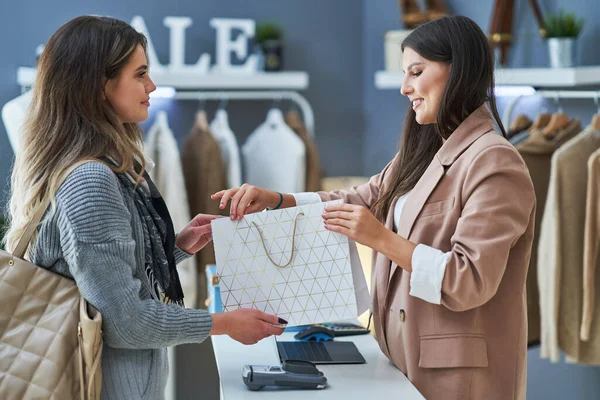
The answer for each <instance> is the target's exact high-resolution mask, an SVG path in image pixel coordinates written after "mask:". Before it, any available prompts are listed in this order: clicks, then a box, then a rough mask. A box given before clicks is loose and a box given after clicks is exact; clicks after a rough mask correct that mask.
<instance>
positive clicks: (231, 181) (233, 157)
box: [210, 109, 242, 188]
mask: <svg viewBox="0 0 600 400" xmlns="http://www.w3.org/2000/svg"><path fill="white" fill-rule="evenodd" d="M210 132H211V133H212V135H213V137H214V138H215V140H216V141H217V143H218V144H219V147H220V149H221V156H222V157H223V164H224V165H225V168H226V170H227V187H228V188H233V187H240V186H242V163H241V160H240V149H239V147H238V142H237V139H236V138H235V134H234V133H233V132H232V131H231V128H230V127H229V118H228V116H227V111H225V110H224V109H219V110H217V112H216V114H215V118H214V119H213V121H212V122H211V124H210Z"/></svg>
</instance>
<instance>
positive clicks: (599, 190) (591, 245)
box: [581, 150, 600, 353]
mask: <svg viewBox="0 0 600 400" xmlns="http://www.w3.org/2000/svg"><path fill="white" fill-rule="evenodd" d="M587 167H588V179H587V194H586V206H585V208H586V211H585V234H584V239H583V317H582V319H581V339H582V340H586V341H587V340H590V338H592V340H600V330H599V329H600V315H595V314H596V313H598V314H600V308H597V307H595V304H596V300H595V297H596V286H598V285H600V280H599V279H598V278H597V271H598V270H599V268H598V263H599V262H600V257H599V255H600V254H599V253H598V251H599V250H600V150H596V151H595V152H594V153H593V154H592V155H591V156H590V158H589V159H588V163H587ZM592 325H594V335H593V336H592V335H591V331H592ZM595 350H596V352H597V353H600V346H598V347H597V348H596V349H595Z"/></svg>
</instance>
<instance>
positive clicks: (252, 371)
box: [242, 360, 327, 390]
mask: <svg viewBox="0 0 600 400" xmlns="http://www.w3.org/2000/svg"><path fill="white" fill-rule="evenodd" d="M242 378H243V380H244V383H245V384H246V386H248V389H250V390H260V389H262V388H263V387H265V386H282V387H295V388H300V389H324V388H325V386H327V378H325V376H324V375H323V373H322V372H321V371H319V370H318V369H317V367H316V366H315V364H313V363H311V362H309V361H297V360H286V361H284V362H283V363H282V364H281V366H268V365H245V366H244V368H243V369H242Z"/></svg>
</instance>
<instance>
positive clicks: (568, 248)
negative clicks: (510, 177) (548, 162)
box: [538, 127, 600, 364]
mask: <svg viewBox="0 0 600 400" xmlns="http://www.w3.org/2000/svg"><path fill="white" fill-rule="evenodd" d="M598 148H600V136H599V135H598V134H597V133H596V131H595V130H594V129H593V128H591V127H588V128H586V129H585V130H584V131H583V132H581V133H580V134H578V135H577V136H575V137H574V138H573V139H571V140H569V141H568V142H567V143H565V144H564V145H563V146H562V147H561V148H560V149H558V150H557V151H556V152H555V153H554V155H553V156H552V167H551V172H550V185H549V187H548V197H547V199H546V204H545V209H544V217H543V219H542V229H541V232H540V238H539V247H538V284H539V287H540V310H541V312H542V313H541V316H542V340H541V349H540V354H541V356H542V357H544V358H546V357H549V358H550V359H551V360H552V361H555V362H556V361H559V359H560V353H559V351H558V350H559V348H560V349H561V350H562V351H563V352H565V354H566V355H567V356H569V357H570V359H571V360H574V361H578V362H582V363H589V364H598V363H600V351H599V350H600V336H596V338H594V340H591V341H589V342H582V341H581V340H580V329H581V322H582V314H583V306H582V303H583V301H582V297H583V296H582V290H583V245H584V244H583V238H584V230H585V218H586V216H585V210H586V209H585V207H586V191H587V171H588V169H587V160H588V158H589V157H590V156H591V154H592V153H593V152H594V151H595V150H597V149H598ZM595 331H596V329H594V332H595ZM596 342H597V344H596Z"/></svg>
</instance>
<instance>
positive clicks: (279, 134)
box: [242, 108, 306, 193]
mask: <svg viewBox="0 0 600 400" xmlns="http://www.w3.org/2000/svg"><path fill="white" fill-rule="evenodd" d="M242 153H243V155H244V170H245V172H246V182H248V183H249V184H252V185H255V186H259V187H262V188H265V189H268V190H274V191H277V192H281V193H299V192H305V191H306V189H305V188H306V147H305V146H304V143H303V142H302V140H301V139H300V138H299V137H298V135H297V134H296V133H294V131H292V129H291V128H290V127H289V126H287V125H286V123H285V121H284V119H283V114H282V113H281V111H280V110H278V109H275V108H273V109H271V110H269V112H268V114H267V118H266V121H265V122H264V123H262V124H261V125H260V126H259V127H258V128H256V130H255V131H254V132H252V134H251V135H250V137H249V138H248V140H247V141H246V143H245V144H244V146H243V147H242Z"/></svg>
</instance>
